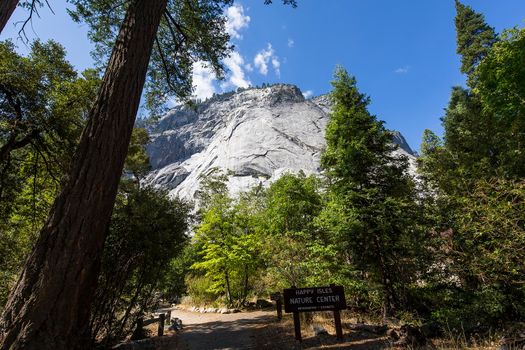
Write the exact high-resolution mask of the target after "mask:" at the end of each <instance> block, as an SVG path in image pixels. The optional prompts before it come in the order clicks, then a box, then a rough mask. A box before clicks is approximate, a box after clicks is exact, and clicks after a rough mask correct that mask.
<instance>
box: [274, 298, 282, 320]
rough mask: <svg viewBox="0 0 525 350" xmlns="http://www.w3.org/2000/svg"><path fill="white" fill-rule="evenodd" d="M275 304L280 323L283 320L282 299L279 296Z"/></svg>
mask: <svg viewBox="0 0 525 350" xmlns="http://www.w3.org/2000/svg"><path fill="white" fill-rule="evenodd" d="M275 304H276V305H277V319H278V320H279V321H280V320H282V319H283V299H282V298H281V296H279V297H278V298H277V300H276V301H275Z"/></svg>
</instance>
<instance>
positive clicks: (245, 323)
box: [169, 310, 275, 350]
mask: <svg viewBox="0 0 525 350" xmlns="http://www.w3.org/2000/svg"><path fill="white" fill-rule="evenodd" d="M171 317H172V318H173V317H178V318H180V319H181V320H182V324H183V327H184V328H183V330H182V331H181V332H180V333H179V334H178V335H177V338H178V340H177V344H176V345H175V346H173V347H171V348H170V349H169V350H175V349H177V350H208V349H210V350H211V349H231V350H241V349H256V346H255V339H254V338H255V332H256V331H257V330H258V329H260V328H262V327H264V326H265V325H266V324H268V323H270V322H272V320H274V319H275V312H270V311H253V312H240V313H235V314H216V313H196V312H189V311H183V310H173V311H172V313H171Z"/></svg>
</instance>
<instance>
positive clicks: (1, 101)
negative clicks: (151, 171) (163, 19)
mask: <svg viewBox="0 0 525 350" xmlns="http://www.w3.org/2000/svg"><path fill="white" fill-rule="evenodd" d="M0 81H1V83H0V242H1V243H0V245H1V248H0V256H2V258H0V274H1V275H2V278H0V281H1V282H0V309H1V308H3V306H4V304H5V302H6V300H7V294H8V292H9V289H10V287H12V286H13V284H14V283H15V282H16V278H17V275H18V273H19V271H20V269H21V268H22V266H23V262H24V261H25V259H26V258H27V255H28V253H29V251H30V250H31V247H32V245H33V243H34V241H35V240H36V236H37V234H38V231H39V230H40V228H41V226H42V225H43V223H44V222H45V219H46V216H47V214H48V212H49V209H50V207H51V204H52V202H53V198H54V196H55V195H56V193H57V191H58V189H59V186H60V179H61V178H62V176H63V174H64V173H65V172H66V171H67V170H68V168H69V165H70V161H71V158H72V156H73V153H74V150H75V147H76V145H77V143H78V139H79V137H80V133H81V131H82V127H83V126H84V124H85V119H86V115H87V113H88V111H89V107H90V104H91V101H92V100H93V98H94V96H96V89H97V87H98V83H99V79H98V77H97V76H96V74H95V73H94V71H92V70H88V71H85V72H84V73H83V74H82V76H79V75H78V74H77V73H76V72H75V71H74V69H73V67H72V66H71V65H70V64H69V63H68V62H67V61H66V60H65V51H64V49H63V48H62V47H61V46H60V45H59V44H57V43H55V42H53V41H49V42H47V43H42V42H38V41H37V42H34V43H33V44H32V45H31V52H30V54H29V55H28V56H27V57H23V56H20V55H19V54H17V53H16V52H15V51H14V45H12V44H11V43H10V42H2V43H0Z"/></svg>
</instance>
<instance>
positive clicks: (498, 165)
mask: <svg viewBox="0 0 525 350" xmlns="http://www.w3.org/2000/svg"><path fill="white" fill-rule="evenodd" d="M457 8H458V18H457V21H459V22H457V23H460V24H461V25H458V26H457V30H458V52H459V53H461V54H462V55H463V63H464V65H463V67H462V71H463V72H465V73H468V74H469V76H468V82H469V86H470V87H471V89H463V88H454V89H453V91H452V96H451V100H450V103H449V106H448V108H447V109H446V114H445V117H444V118H443V126H444V137H443V140H441V139H439V138H438V137H437V136H436V135H435V134H433V133H432V132H430V131H426V132H425V134H424V140H423V144H422V157H421V159H420V168H419V169H420V172H421V175H422V179H423V180H424V186H425V187H426V189H427V190H428V191H427V196H428V199H429V200H428V203H430V205H429V206H428V207H427V208H426V210H427V214H428V215H429V216H431V220H430V222H431V225H430V227H431V231H433V233H434V237H435V240H434V245H433V258H434V264H433V265H432V269H430V270H429V274H428V276H427V280H426V281H427V284H426V286H425V288H422V289H421V290H420V292H421V293H422V295H421V297H422V298H423V299H426V300H427V304H428V305H431V307H430V309H432V314H433V317H434V318H435V319H436V320H438V321H439V322H440V323H441V324H442V325H444V326H445V327H449V328H452V329H455V330H460V329H461V330H466V331H471V330H473V329H475V328H477V327H479V326H480V325H481V326H486V325H501V324H502V322H504V321H511V320H512V321H516V320H523V319H525V314H524V308H523V307H522V302H521V301H522V300H523V297H524V292H525V290H524V288H523V283H522V282H523V280H524V279H525V270H523V263H522V258H521V256H520V255H521V254H520V251H521V247H522V246H523V244H524V241H523V240H524V237H525V235H524V231H523V230H524V227H525V225H524V223H525V221H524V218H523V199H524V188H523V178H524V176H525V168H524V161H525V159H524V158H523V141H525V140H524V138H523V137H524V136H523V135H524V133H523V130H524V126H525V124H524V120H525V114H524V110H525V109H524V103H523V100H524V96H525V94H524V88H523V79H524V78H525V73H524V72H525V71H524V69H523V67H522V66H523V65H522V62H523V60H524V59H525V45H524V43H525V40H524V39H523V38H524V31H523V30H521V31H520V30H517V29H514V30H511V31H507V32H505V33H504V34H503V35H502V36H501V38H499V39H498V40H496V36H495V34H494V31H493V30H492V29H491V28H490V27H488V26H487V25H486V24H485V23H484V22H483V17H482V16H481V15H479V14H475V13H474V12H473V11H472V9H470V8H469V7H465V6H463V5H461V4H458V5H457ZM520 62H521V63H520Z"/></svg>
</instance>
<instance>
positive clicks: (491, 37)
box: [456, 0, 497, 75]
mask: <svg viewBox="0 0 525 350" xmlns="http://www.w3.org/2000/svg"><path fill="white" fill-rule="evenodd" d="M456 36H457V52H458V54H460V55H461V72H462V73H466V74H468V75H470V74H471V73H472V72H473V71H474V69H475V68H476V66H477V65H478V64H479V62H481V60H482V59H483V58H484V57H485V56H486V55H487V53H488V52H489V51H490V49H491V47H492V45H494V43H495V42H496V41H497V36H496V33H495V32H494V28H492V27H490V26H488V25H487V23H485V18H484V16H483V15H482V14H480V13H476V12H475V11H474V10H473V9H472V8H471V7H470V6H465V5H463V4H462V3H461V2H459V1H458V0H456Z"/></svg>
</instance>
